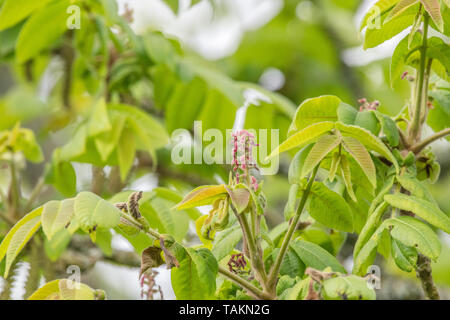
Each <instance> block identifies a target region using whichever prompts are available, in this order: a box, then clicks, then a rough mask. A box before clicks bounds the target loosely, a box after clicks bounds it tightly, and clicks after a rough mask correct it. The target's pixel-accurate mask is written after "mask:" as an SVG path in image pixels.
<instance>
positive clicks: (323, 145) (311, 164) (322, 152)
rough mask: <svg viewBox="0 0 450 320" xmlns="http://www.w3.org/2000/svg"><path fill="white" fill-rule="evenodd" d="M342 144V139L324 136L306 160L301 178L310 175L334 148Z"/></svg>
mask: <svg viewBox="0 0 450 320" xmlns="http://www.w3.org/2000/svg"><path fill="white" fill-rule="evenodd" d="M340 143H341V137H338V136H335V135H323V136H321V137H320V138H319V139H318V140H317V142H316V143H315V144H314V146H313V147H312V149H311V151H310V152H309V153H308V156H307V157H306V159H305V162H304V164H303V167H302V173H301V176H302V177H305V176H306V175H307V174H308V173H310V172H311V171H312V170H313V169H314V168H315V167H316V166H317V165H318V164H319V163H320V162H321V161H322V160H323V159H324V158H325V157H326V156H327V155H328V154H329V153H330V152H331V151H333V149H334V148H336V147H337V146H338V145H339V144H340Z"/></svg>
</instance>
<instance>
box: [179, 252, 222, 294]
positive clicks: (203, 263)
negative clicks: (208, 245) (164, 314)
mask: <svg viewBox="0 0 450 320" xmlns="http://www.w3.org/2000/svg"><path fill="white" fill-rule="evenodd" d="M217 271H218V264H217V261H216V259H215V258H214V256H213V254H212V253H211V251H209V250H208V249H204V248H201V249H198V250H195V249H192V248H186V256H185V258H184V259H183V260H181V261H180V267H178V268H172V270H171V279H172V287H173V290H174V292H175V295H176V297H177V299H178V300H205V299H212V298H213V295H214V292H215V290H216V276H217Z"/></svg>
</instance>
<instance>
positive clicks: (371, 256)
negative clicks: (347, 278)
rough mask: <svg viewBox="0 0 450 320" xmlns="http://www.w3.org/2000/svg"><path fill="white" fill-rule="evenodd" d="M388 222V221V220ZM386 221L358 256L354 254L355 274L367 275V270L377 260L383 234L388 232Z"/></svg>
mask: <svg viewBox="0 0 450 320" xmlns="http://www.w3.org/2000/svg"><path fill="white" fill-rule="evenodd" d="M386 221H387V220H386ZM386 221H384V222H383V223H382V224H381V225H380V226H379V227H378V228H377V229H376V230H375V232H373V233H372V235H371V236H370V238H369V239H368V240H367V241H366V242H365V244H364V245H363V246H362V248H361V249H360V250H359V251H358V253H357V254H355V252H354V259H353V261H354V263H353V270H352V273H353V274H357V275H365V274H366V271H367V268H368V267H369V266H370V265H371V264H372V263H373V261H374V260H375V256H376V253H377V247H378V245H379V243H380V242H381V239H382V237H383V234H384V233H385V232H386V226H387V223H386Z"/></svg>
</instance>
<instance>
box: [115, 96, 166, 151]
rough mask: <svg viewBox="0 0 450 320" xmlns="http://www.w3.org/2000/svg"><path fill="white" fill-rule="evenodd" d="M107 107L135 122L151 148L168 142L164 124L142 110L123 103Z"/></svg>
mask: <svg viewBox="0 0 450 320" xmlns="http://www.w3.org/2000/svg"><path fill="white" fill-rule="evenodd" d="M108 109H109V110H113V111H116V112H119V113H120V114H122V116H124V117H127V118H128V119H131V120H132V122H133V123H136V124H137V126H138V127H139V128H140V129H141V130H142V132H143V133H144V134H145V137H147V138H148V141H150V142H151V147H152V148H153V149H158V148H161V147H164V146H165V145H166V144H167V143H168V142H169V136H168V134H167V132H166V129H165V128H164V126H163V125H162V124H161V123H160V122H159V121H157V120H156V119H154V118H152V117H151V116H150V115H149V114H147V113H145V112H144V111H142V110H139V109H138V108H136V107H133V106H129V105H124V104H109V105H108ZM138 145H139V144H138Z"/></svg>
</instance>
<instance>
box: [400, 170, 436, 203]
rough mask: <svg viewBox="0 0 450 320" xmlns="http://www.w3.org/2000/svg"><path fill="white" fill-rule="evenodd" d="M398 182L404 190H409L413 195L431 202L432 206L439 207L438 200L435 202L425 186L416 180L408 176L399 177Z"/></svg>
mask: <svg viewBox="0 0 450 320" xmlns="http://www.w3.org/2000/svg"><path fill="white" fill-rule="evenodd" d="M397 181H398V182H399V183H400V185H401V186H402V187H403V188H404V189H406V190H408V191H409V192H410V193H411V195H413V196H415V197H417V198H420V199H423V200H426V201H428V202H431V203H432V204H434V205H436V206H437V203H436V200H434V198H433V196H432V195H431V193H430V191H429V190H428V189H427V187H426V186H425V184H423V183H421V182H420V181H419V180H417V179H416V178H414V177H411V176H407V175H402V176H400V175H397Z"/></svg>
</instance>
